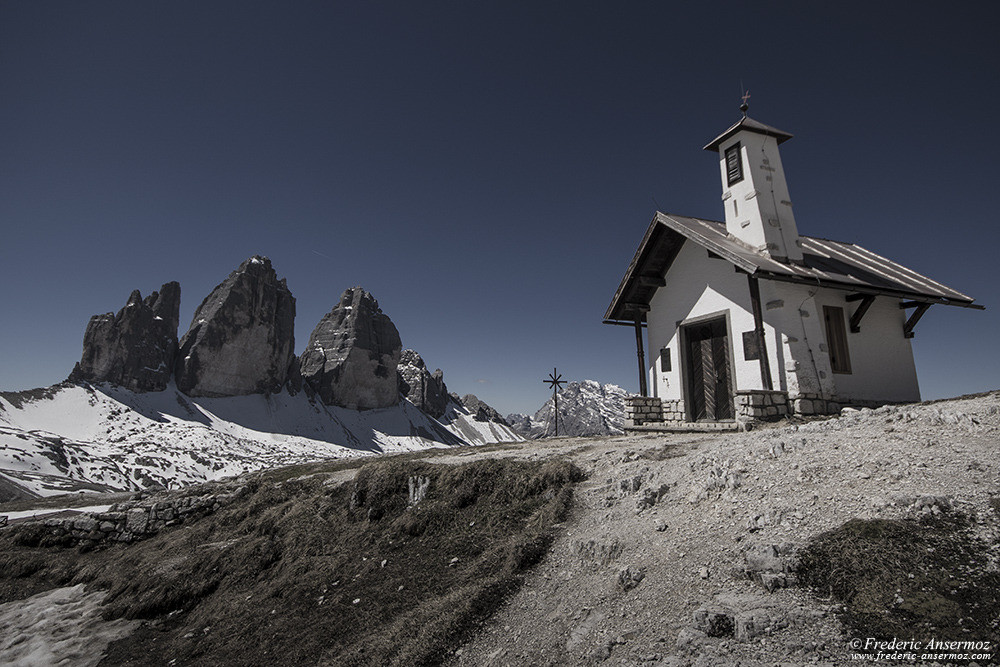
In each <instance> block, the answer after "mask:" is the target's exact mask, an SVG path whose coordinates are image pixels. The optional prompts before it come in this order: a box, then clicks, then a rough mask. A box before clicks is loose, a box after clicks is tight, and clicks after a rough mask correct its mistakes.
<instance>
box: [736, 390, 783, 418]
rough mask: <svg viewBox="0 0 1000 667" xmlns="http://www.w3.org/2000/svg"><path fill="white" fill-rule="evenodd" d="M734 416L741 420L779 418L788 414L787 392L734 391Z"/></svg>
mask: <svg viewBox="0 0 1000 667" xmlns="http://www.w3.org/2000/svg"><path fill="white" fill-rule="evenodd" d="M733 403H734V404H735V406H736V418H737V420H739V421H741V422H748V421H760V420H769V419H781V418H782V417H787V416H788V393H787V392H784V391H767V390H765V389H750V390H745V391H738V392H736V396H735V397H734V399H733Z"/></svg>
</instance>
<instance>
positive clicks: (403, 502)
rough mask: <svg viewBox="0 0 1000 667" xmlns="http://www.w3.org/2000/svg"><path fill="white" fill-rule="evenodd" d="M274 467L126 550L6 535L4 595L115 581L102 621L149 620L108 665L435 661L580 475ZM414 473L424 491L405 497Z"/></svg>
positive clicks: (560, 513)
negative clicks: (345, 472)
mask: <svg viewBox="0 0 1000 667" xmlns="http://www.w3.org/2000/svg"><path fill="white" fill-rule="evenodd" d="M296 472H297V473H299V474H298V475H297V477H301V476H302V474H308V473H309V472H310V471H309V470H308V469H305V470H297V471H296ZM275 477H277V479H275V478H269V476H266V475H264V476H259V477H258V478H256V480H255V481H254V482H253V483H251V484H250V485H248V486H247V487H246V488H245V489H244V491H243V494H242V496H241V497H240V499H239V500H238V501H237V502H233V503H231V504H230V505H228V506H226V507H225V508H223V509H222V510H220V511H219V512H217V513H216V514H214V515H212V516H208V517H205V518H203V519H200V520H198V521H195V522H192V523H191V524H189V525H184V526H179V527H177V528H174V529H170V530H167V531H164V532H163V533H161V534H160V535H157V536H156V537H154V538H152V539H149V540H147V541H145V542H141V543H138V544H134V545H131V546H125V545H118V546H114V547H112V548H109V549H106V550H103V551H95V552H91V553H86V554H77V553H75V552H74V551H72V550H69V549H53V548H49V549H45V548H43V547H41V546H24V545H22V546H17V545H13V544H9V543H8V544H0V553H4V560H5V563H4V564H5V565H6V566H7V567H6V568H5V571H4V572H2V573H0V593H4V594H5V596H6V598H5V599H15V598H16V597H18V596H19V595H20V594H21V593H25V592H28V591H30V590H35V589H37V588H38V587H39V586H41V585H42V584H41V583H40V582H46V583H47V584H48V585H49V586H50V587H51V586H53V585H64V584H66V583H79V582H90V583H91V584H92V585H94V586H98V587H100V588H104V589H106V590H107V591H108V595H107V598H106V601H105V602H106V610H105V616H106V617H108V618H116V617H125V618H137V619H146V620H147V623H145V624H144V625H143V626H142V627H141V628H140V629H139V630H138V631H137V632H136V633H135V634H134V635H133V636H132V637H130V638H128V639H125V640H122V641H120V642H117V643H116V644H113V645H112V647H111V649H110V652H109V654H108V657H107V659H106V663H103V664H123V663H127V664H133V665H146V664H157V665H162V664H165V663H168V662H170V661H171V660H173V659H177V664H216V665H245V664H274V665H301V664H324V665H372V664H378V665H428V664H436V663H438V662H440V661H441V660H442V659H443V658H444V657H446V656H447V655H448V653H449V652H450V651H452V650H453V649H454V647H455V646H456V645H457V643H458V642H461V641H462V640H464V639H465V638H466V637H468V636H469V635H470V634H471V633H472V632H474V630H475V629H476V627H477V626H478V625H479V624H480V623H482V622H483V621H485V620H486V619H487V618H488V617H489V616H490V615H491V614H492V613H493V612H494V611H495V610H496V609H497V608H498V606H499V605H500V604H502V603H503V601H504V600H505V599H506V597H507V596H508V595H509V594H510V593H511V592H512V591H514V590H515V589H516V588H517V587H518V585H519V584H520V582H521V580H522V577H523V575H524V573H525V571H526V570H527V569H528V568H530V567H531V566H532V565H534V564H535V563H537V562H538V561H539V560H541V559H542V558H543V557H544V555H545V554H546V552H547V550H548V548H549V545H550V542H551V526H552V525H553V524H554V523H557V522H559V521H561V520H562V518H563V517H564V515H565V513H566V511H567V509H568V507H569V505H570V501H571V498H572V489H573V486H574V484H575V483H576V482H578V481H580V480H581V479H582V477H583V475H582V473H581V472H580V471H579V470H578V469H577V468H576V467H574V466H573V465H572V464H570V463H568V462H565V461H559V460H550V461H547V462H545V463H542V464H534V463H527V462H521V461H512V460H480V461H475V462H472V463H468V464H464V465H458V466H448V465H435V464H431V463H426V462H422V461H413V460H408V459H382V460H378V461H375V462H372V463H368V464H367V465H364V466H363V467H362V468H361V469H360V470H359V471H358V474H357V477H356V480H355V481H354V482H353V483H346V484H341V485H338V486H328V485H324V484H323V480H324V477H323V476H322V475H314V476H310V477H306V478H302V479H300V478H288V477H287V476H285V475H280V476H275ZM415 478H425V479H426V480H428V481H429V485H428V486H427V493H426V496H425V497H424V498H423V499H422V500H421V501H420V502H419V503H418V504H416V505H415V506H411V505H410V503H409V499H410V480H411V479H415ZM13 577H20V579H14V578H13ZM27 581H31V582H33V584H32V585H31V586H28V585H27V584H26V583H25V582H27ZM0 601H3V600H0Z"/></svg>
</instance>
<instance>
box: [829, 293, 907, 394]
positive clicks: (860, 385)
mask: <svg viewBox="0 0 1000 667" xmlns="http://www.w3.org/2000/svg"><path fill="white" fill-rule="evenodd" d="M846 295H847V292H842V291H834V290H822V291H821V292H820V293H819V294H818V295H817V296H816V301H817V304H818V305H819V309H820V314H822V308H823V306H824V305H826V306H837V307H839V308H843V309H844V314H845V319H846V320H847V321H848V322H850V319H851V314H852V313H854V311H855V310H856V309H857V307H858V305H859V304H860V303H861V302H860V301H854V302H850V303H848V302H847V301H845V299H844V297H845V296H846ZM905 322H906V312H905V311H903V310H902V309H900V307H899V299H894V298H890V297H886V296H880V297H876V299H875V302H874V303H872V305H871V308H869V309H868V312H867V313H865V316H864V318H862V320H861V331H860V332H858V333H851V332H850V330H848V333H847V348H848V355H849V356H850V359H851V373H849V374H844V373H837V374H835V375H834V382H835V383H836V385H837V393H838V395H839V397H840V400H841V402H849V401H850V399H854V400H864V401H891V402H915V401H919V400H920V386H919V383H918V381H917V368H916V364H915V363H914V361H913V348H912V347H911V345H910V340H909V339H908V338H905V337H904V336H903V325H904V324H905ZM845 326H849V325H845Z"/></svg>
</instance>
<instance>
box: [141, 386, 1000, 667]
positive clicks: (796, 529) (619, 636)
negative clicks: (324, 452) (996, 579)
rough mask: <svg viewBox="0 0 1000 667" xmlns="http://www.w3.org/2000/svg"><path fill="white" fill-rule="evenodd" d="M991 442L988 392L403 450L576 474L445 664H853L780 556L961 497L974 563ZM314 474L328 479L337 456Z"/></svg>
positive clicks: (999, 623)
mask: <svg viewBox="0 0 1000 667" xmlns="http://www.w3.org/2000/svg"><path fill="white" fill-rule="evenodd" d="M998 453H1000V392H992V393H990V394H986V395H980V396H974V397H968V398H963V399H955V400H951V401H943V402H933V403H925V404H920V405H910V406H891V407H885V408H880V409H877V410H867V409H865V410H860V411H848V412H846V413H845V414H844V415H843V416H841V417H839V418H834V419H816V420H813V421H808V422H798V423H788V422H783V423H780V424H776V425H773V426H769V427H765V428H760V429H758V430H754V431H751V432H747V433H726V434H645V435H635V436H618V437H611V438H607V437H604V438H560V439H546V440H538V441H532V442H526V443H516V444H512V445H501V446H497V445H494V446H489V447H461V448H453V449H450V450H434V451H428V452H426V453H419V454H409V455H407V456H408V457H410V458H412V459H414V460H416V459H419V458H421V457H424V458H426V460H427V461H430V462H433V463H444V464H447V463H456V464H457V463H465V462H469V461H473V460H476V459H485V458H490V459H497V458H501V459H502V458H508V457H510V458H516V459H526V460H529V461H538V462H539V463H541V462H543V461H546V460H549V459H552V458H565V459H568V460H570V461H571V462H572V463H574V464H575V465H576V466H577V467H579V468H581V469H582V470H583V471H584V472H585V473H586V475H587V478H586V480H584V481H583V482H580V483H579V484H577V486H576V488H575V491H574V498H573V502H572V505H571V508H570V511H569V514H568V515H567V517H566V518H565V519H564V520H563V521H562V523H560V524H557V526H556V527H555V531H556V532H555V539H554V541H553V542H552V546H551V549H550V550H549V552H548V554H547V555H546V556H545V557H544V559H543V560H542V561H541V562H540V563H539V564H538V565H536V566H535V567H534V568H533V569H532V570H530V571H529V572H528V574H527V575H526V579H525V580H524V582H523V585H522V586H521V587H520V588H519V589H518V590H517V591H516V592H515V593H514V594H513V595H512V596H511V598H510V599H509V600H508V601H507V602H506V603H504V604H503V605H502V606H501V608H500V610H499V612H497V613H496V614H495V615H494V616H493V617H492V618H491V619H490V620H488V621H486V622H485V623H483V626H482V628H481V629H479V630H478V631H477V632H475V633H474V636H473V638H472V639H471V640H468V641H465V642H464V643H463V644H462V645H461V646H455V647H453V649H452V652H451V653H450V654H449V658H448V662H449V664H451V665H462V666H465V665H496V666H500V665H578V664H627V665H639V664H663V665H684V666H688V667H690V666H699V667H700V666H709V665H743V666H744V667H750V666H757V665H761V666H762V665H769V666H770V665H806V664H820V665H851V664H857V662H858V660H857V659H854V658H852V650H851V646H850V642H851V640H852V639H855V637H854V636H853V635H852V634H851V631H849V630H847V629H846V628H845V626H844V625H843V624H842V619H841V616H840V615H839V614H838V610H839V606H838V604H837V601H836V600H833V599H827V598H823V597H818V596H817V595H816V594H814V593H812V592H810V591H809V590H807V589H805V588H802V587H798V586H796V585H795V581H794V579H795V574H794V573H793V572H792V570H794V563H795V559H796V551H797V549H798V547H801V546H802V545H805V544H806V543H807V542H809V541H810V540H811V539H812V538H814V537H815V536H817V535H819V534H820V533H823V532H824V531H829V530H832V529H835V528H837V527H839V526H842V525H843V524H844V523H845V522H847V521H849V520H851V519H855V518H861V519H872V518H884V519H897V518H904V517H913V516H920V515H927V516H934V515H938V514H941V513H951V512H961V513H963V514H965V515H968V516H970V517H971V518H972V527H973V530H974V531H975V532H976V533H978V535H979V536H980V537H982V538H983V539H984V540H985V542H986V543H987V544H989V545H992V546H991V551H988V552H986V553H983V554H982V555H980V556H977V558H979V561H978V564H977V567H980V568H982V569H984V570H990V571H993V572H996V571H997V569H998V566H1000V516H998V514H1000V500H998V498H1000V457H998ZM324 474H330V475H333V476H334V477H335V479H334V478H333V477H331V479H330V482H331V483H332V482H337V483H342V482H344V481H347V480H348V479H349V477H350V476H351V475H353V471H352V470H350V469H344V470H340V471H339V472H337V473H324ZM470 525H471V524H470ZM130 548H131V547H130ZM898 603H899V604H902V603H903V601H902V600H898ZM990 635H991V636H989V637H978V636H975V637H972V636H970V637H968V638H969V639H970V640H991V641H995V638H996V637H997V636H1000V618H998V619H996V621H994V625H993V627H992V630H991V631H990ZM861 639H864V637H862V638H861ZM995 649H996V647H995V646H994V651H995ZM885 664H890V663H885ZM893 664H895V663H893ZM978 664H989V661H988V660H987V661H980V662H979V663H978Z"/></svg>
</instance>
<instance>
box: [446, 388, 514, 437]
mask: <svg viewBox="0 0 1000 667" xmlns="http://www.w3.org/2000/svg"><path fill="white" fill-rule="evenodd" d="M439 421H440V422H441V423H442V424H444V426H445V428H447V429H448V430H449V431H451V432H452V433H454V434H455V435H457V436H458V437H460V438H462V439H463V440H465V441H466V442H468V443H469V444H472V445H486V444H490V443H494V442H511V441H516V440H523V439H524V438H523V437H522V436H521V435H520V434H518V433H516V432H515V431H514V430H513V429H512V428H510V427H509V426H507V425H506V424H501V423H499V422H495V421H480V420H478V419H476V418H475V416H474V415H473V414H472V412H471V411H470V410H469V409H468V408H466V407H465V406H464V405H462V404H461V403H459V402H457V401H455V399H453V398H449V399H448V407H447V409H445V412H444V415H442V417H441V419H440V420H439Z"/></svg>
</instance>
